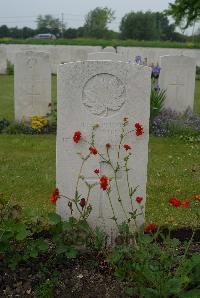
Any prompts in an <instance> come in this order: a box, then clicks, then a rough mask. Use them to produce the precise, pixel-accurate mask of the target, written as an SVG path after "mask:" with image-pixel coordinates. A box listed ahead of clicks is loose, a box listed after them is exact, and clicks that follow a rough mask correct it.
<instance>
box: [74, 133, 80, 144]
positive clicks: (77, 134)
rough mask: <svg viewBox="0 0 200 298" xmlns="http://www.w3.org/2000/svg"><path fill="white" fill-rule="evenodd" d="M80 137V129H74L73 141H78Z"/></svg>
mask: <svg viewBox="0 0 200 298" xmlns="http://www.w3.org/2000/svg"><path fill="white" fill-rule="evenodd" d="M80 139H81V132H80V131H75V133H74V136H73V140H74V143H78V142H79V141H80Z"/></svg>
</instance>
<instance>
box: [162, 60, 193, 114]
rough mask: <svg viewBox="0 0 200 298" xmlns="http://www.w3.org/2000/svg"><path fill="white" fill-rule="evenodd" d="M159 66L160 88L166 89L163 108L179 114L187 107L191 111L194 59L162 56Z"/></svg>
mask: <svg viewBox="0 0 200 298" xmlns="http://www.w3.org/2000/svg"><path fill="white" fill-rule="evenodd" d="M160 66H161V73H160V78H159V83H160V87H161V88H162V89H166V100H165V102H164V105H165V107H166V108H171V109H172V110H175V111H177V112H181V113H183V112H185V111H186V109H187V108H188V107H190V108H191V109H192V110H193V105H194V91H195V75H196V63H195V59H193V58H191V57H186V56H162V57H160Z"/></svg>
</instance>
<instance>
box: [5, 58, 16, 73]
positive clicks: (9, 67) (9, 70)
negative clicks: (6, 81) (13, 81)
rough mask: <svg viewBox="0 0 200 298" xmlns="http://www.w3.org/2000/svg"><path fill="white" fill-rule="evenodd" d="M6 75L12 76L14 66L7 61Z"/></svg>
mask: <svg viewBox="0 0 200 298" xmlns="http://www.w3.org/2000/svg"><path fill="white" fill-rule="evenodd" d="M6 74H7V75H14V65H13V64H12V63H11V62H10V61H8V60H7V69H6Z"/></svg>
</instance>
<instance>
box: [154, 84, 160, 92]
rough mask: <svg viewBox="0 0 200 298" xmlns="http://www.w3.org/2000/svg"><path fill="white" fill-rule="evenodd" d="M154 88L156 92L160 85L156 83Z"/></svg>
mask: <svg viewBox="0 0 200 298" xmlns="http://www.w3.org/2000/svg"><path fill="white" fill-rule="evenodd" d="M154 90H155V91H156V92H159V91H160V86H159V85H158V84H157V85H156V86H155V87H154Z"/></svg>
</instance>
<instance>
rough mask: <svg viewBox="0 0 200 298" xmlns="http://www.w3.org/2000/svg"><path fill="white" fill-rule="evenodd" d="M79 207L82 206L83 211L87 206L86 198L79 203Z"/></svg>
mask: <svg viewBox="0 0 200 298" xmlns="http://www.w3.org/2000/svg"><path fill="white" fill-rule="evenodd" d="M79 205H80V206H81V208H82V209H83V208H84V207H85V205H86V200H85V199H84V198H82V199H81V200H80V202H79Z"/></svg>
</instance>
